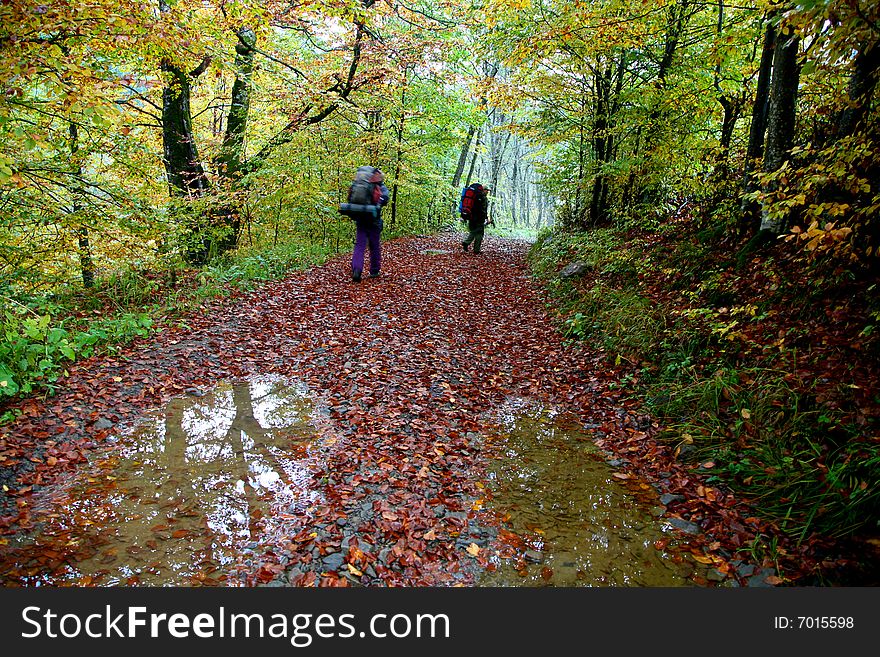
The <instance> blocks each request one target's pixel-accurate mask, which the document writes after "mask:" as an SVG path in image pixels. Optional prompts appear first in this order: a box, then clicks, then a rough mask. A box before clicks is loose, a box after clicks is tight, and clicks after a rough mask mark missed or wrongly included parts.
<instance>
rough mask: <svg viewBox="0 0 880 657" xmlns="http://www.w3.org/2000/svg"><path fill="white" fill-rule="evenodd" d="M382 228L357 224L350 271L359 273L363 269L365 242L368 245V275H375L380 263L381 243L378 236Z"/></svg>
mask: <svg viewBox="0 0 880 657" xmlns="http://www.w3.org/2000/svg"><path fill="white" fill-rule="evenodd" d="M381 235H382V229H381V228H380V227H379V226H362V225H361V224H357V233H356V234H355V238H354V253H352V254H351V271H352V273H355V274H358V275H360V273H361V272H363V270H364V254H365V252H366V250H367V244H369V245H370V276H376V275H377V274H378V273H379V268H380V267H381V265H382V245H381V244H380V241H379V238H380V236H381Z"/></svg>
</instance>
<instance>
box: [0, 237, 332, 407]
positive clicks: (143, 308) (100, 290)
mask: <svg viewBox="0 0 880 657" xmlns="http://www.w3.org/2000/svg"><path fill="white" fill-rule="evenodd" d="M328 254H329V248H325V247H322V246H321V245H315V244H307V243H285V244H279V245H277V246H275V247H272V248H269V249H263V250H259V249H250V250H243V249H242V250H239V251H238V252H236V253H231V254H228V255H226V256H224V257H223V258H220V259H218V260H216V261H215V262H212V263H211V264H210V265H208V266H206V267H204V268H203V269H201V270H200V271H198V272H192V271H188V270H185V269H183V268H182V266H181V265H177V267H176V268H175V267H174V266H167V267H166V268H165V269H161V270H157V269H155V268H152V269H151V268H149V267H146V266H141V267H139V266H133V267H130V268H128V269H126V270H125V271H119V272H110V273H108V274H106V275H105V276H104V277H103V278H101V279H99V280H98V281H97V284H96V286H95V288H93V289H90V290H82V289H79V288H59V289H57V290H54V291H52V292H51V293H49V294H43V295H36V294H27V295H26V294H16V293H15V291H13V290H10V289H4V290H3V291H2V296H3V297H4V307H5V310H4V311H3V314H2V315H0V400H2V399H3V398H7V399H8V398H10V397H15V396H17V395H27V394H30V393H33V392H35V391H39V390H45V391H46V392H48V393H52V392H53V391H54V389H55V385H56V382H57V381H58V379H59V378H60V377H61V376H63V375H64V374H65V373H66V368H67V367H68V366H69V364H70V363H71V362H73V361H75V360H80V359H83V358H88V357H90V356H92V355H93V354H96V353H98V352H100V351H102V350H104V351H106V350H113V349H115V347H116V346H117V345H120V344H124V343H126V342H128V341H130V340H131V339H133V338H136V337H140V336H145V335H147V334H148V333H149V332H150V331H151V330H152V329H153V328H154V326H155V325H157V323H159V322H160V321H164V320H167V319H169V318H173V317H174V316H176V315H179V314H181V313H185V312H187V311H190V310H192V309H194V308H195V307H196V306H198V305H199V304H200V303H202V302H203V301H204V300H205V299H208V298H212V297H217V296H222V295H225V294H227V293H229V292H230V291H231V290H235V289H251V288H253V287H254V286H255V284H257V283H259V282H263V281H268V280H272V279H277V278H281V277H283V276H285V275H286V274H287V273H289V272H290V271H292V270H294V269H300V268H304V267H307V266H309V265H312V264H316V263H319V262H322V261H323V260H324V259H326V257H327V256H328ZM2 419H3V420H8V419H10V415H9V414H6V415H4V416H3V417H2Z"/></svg>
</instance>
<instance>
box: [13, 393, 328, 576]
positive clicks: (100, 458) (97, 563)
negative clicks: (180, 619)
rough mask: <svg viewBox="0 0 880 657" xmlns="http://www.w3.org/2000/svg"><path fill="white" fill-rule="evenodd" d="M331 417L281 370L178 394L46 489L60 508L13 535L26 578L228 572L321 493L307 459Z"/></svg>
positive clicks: (45, 501) (47, 500) (42, 501)
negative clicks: (72, 476)
mask: <svg viewBox="0 0 880 657" xmlns="http://www.w3.org/2000/svg"><path fill="white" fill-rule="evenodd" d="M320 421H321V418H320V417H318V415H317V414H316V411H315V410H314V408H313V405H312V403H311V401H310V399H309V397H308V392H307V390H306V388H305V387H304V386H302V385H297V384H296V383H295V382H294V383H291V382H286V381H284V380H283V379H281V378H278V377H258V378H254V379H252V380H249V381H242V382H237V383H231V384H229V383H227V384H222V385H219V386H218V387H216V388H214V389H211V390H209V391H206V392H200V391H193V392H192V393H191V394H190V395H187V396H182V397H177V398H175V399H173V400H172V401H171V402H170V403H169V404H168V406H167V407H166V408H165V409H164V411H161V412H156V413H152V414H150V415H148V416H146V417H144V418H143V419H142V420H140V421H139V422H136V423H135V424H134V426H132V427H131V428H130V429H128V430H126V431H124V432H122V433H121V434H120V435H118V436H117V437H115V439H114V440H113V442H114V443H115V445H114V446H112V447H110V448H108V449H106V450H103V451H102V452H99V453H96V454H95V455H94V456H93V459H92V463H91V464H90V466H89V467H88V468H86V469H84V471H83V472H82V473H81V474H80V475H79V476H78V477H77V478H76V480H75V481H73V480H72V481H69V482H68V483H67V485H62V486H58V487H52V488H50V489H47V490H46V491H45V492H44V493H43V494H42V495H41V496H39V497H37V498H36V500H35V504H37V505H54V506H55V507H57V508H58V509H59V511H58V512H56V513H54V514H51V515H50V516H48V521H47V523H46V525H45V526H44V527H43V528H42V532H41V533H39V534H37V535H36V536H35V537H27V538H25V537H20V538H19V539H18V540H15V541H13V542H12V544H11V546H10V547H12V548H13V549H17V550H20V551H21V559H22V561H23V563H22V566H23V569H24V571H25V572H26V571H27V565H26V564H27V562H28V560H30V562H31V564H32V569H33V570H34V574H33V576H32V577H25V578H24V581H23V583H26V584H33V585H38V584H49V585H53V584H55V585H57V584H63V583H70V584H83V583H85V584H99V585H119V584H124V585H135V584H138V585H147V586H164V585H191V584H216V583H220V581H222V580H223V579H224V578H225V577H226V576H227V575H229V574H231V573H234V572H235V570H236V564H237V561H238V559H239V558H240V556H241V554H242V553H243V552H244V551H245V550H246V549H247V548H248V547H250V548H255V547H256V546H257V541H258V540H259V539H261V538H262V537H263V536H265V535H267V534H270V533H273V532H277V531H279V525H283V523H284V521H285V518H291V517H294V516H295V514H296V513H297V512H301V511H302V510H303V509H304V508H305V507H306V506H307V505H308V504H309V503H310V502H312V501H314V497H315V493H314V492H313V491H310V490H308V488H307V483H308V468H307V464H308V462H309V459H310V458H311V456H310V450H311V449H312V447H313V443H314V442H315V440H316V427H317V425H318V423H319V422H320ZM62 539H63V540H62ZM44 543H46V544H47V546H45V547H44V545H43V544H44ZM62 545H66V546H67V547H68V548H70V549H69V550H64V549H63V548H62V547H60V546H62Z"/></svg>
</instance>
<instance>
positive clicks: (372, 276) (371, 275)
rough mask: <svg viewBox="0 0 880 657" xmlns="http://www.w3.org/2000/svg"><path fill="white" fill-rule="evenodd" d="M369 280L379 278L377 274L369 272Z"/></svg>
mask: <svg viewBox="0 0 880 657" xmlns="http://www.w3.org/2000/svg"><path fill="white" fill-rule="evenodd" d="M370 278H379V272H376V273H375V274H374V273H372V272H370Z"/></svg>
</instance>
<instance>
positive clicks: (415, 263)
mask: <svg viewBox="0 0 880 657" xmlns="http://www.w3.org/2000/svg"><path fill="white" fill-rule="evenodd" d="M459 239H460V237H459V236H458V235H445V236H440V237H431V238H427V237H425V238H414V239H406V240H396V241H393V242H390V243H386V244H385V245H384V251H383V275H382V276H381V277H380V278H378V279H375V280H372V279H365V280H364V281H363V282H361V283H360V284H353V283H351V282H350V280H349V276H348V257H347V256H340V257H338V258H336V259H334V260H332V261H330V262H328V263H327V264H325V265H324V266H321V267H315V268H312V269H310V270H308V271H305V272H300V273H297V274H294V275H292V276H291V277H289V278H287V279H285V280H283V281H279V282H272V283H269V284H267V285H265V286H263V287H261V288H260V289H259V290H257V291H254V292H251V293H245V294H239V295H237V296H235V297H233V298H231V299H228V300H225V301H222V302H218V303H216V304H215V305H213V306H211V307H210V308H207V309H206V310H205V312H204V313H203V314H200V315H198V316H194V317H193V318H192V319H191V320H190V321H189V323H188V327H187V328H174V329H168V330H165V331H163V332H161V333H159V334H158V335H155V336H153V337H152V338H151V339H150V340H149V341H143V342H141V343H140V344H135V345H133V346H131V347H130V348H128V349H126V350H125V351H123V352H122V353H120V354H118V355H116V356H114V357H105V358H102V359H93V360H90V361H85V362H83V363H79V364H77V365H76V366H75V367H73V368H72V369H71V374H70V377H69V378H68V379H67V380H66V381H65V382H64V386H63V389H62V390H61V391H60V392H59V393H58V394H57V395H56V396H55V397H52V398H49V399H48V400H47V401H46V402H41V401H38V400H26V401H24V402H23V403H22V404H21V410H22V411H23V415H22V416H21V417H20V418H19V420H18V421H16V422H15V423H13V424H11V425H8V426H6V427H3V429H2V434H0V440H2V443H0V454H2V458H3V465H4V481H3V484H4V485H5V486H6V488H7V489H8V490H7V491H6V494H5V496H4V498H3V502H4V505H3V507H2V514H3V518H2V524H0V531H2V532H4V533H5V534H6V535H7V536H10V535H12V534H15V533H16V532H21V531H22V530H23V529H24V530H27V529H28V528H29V527H33V526H36V525H37V523H38V522H40V521H41V520H44V519H45V518H46V516H47V514H48V515H49V516H51V514H52V513H53V509H52V508H51V505H48V506H47V505H46V504H43V505H42V507H41V508H35V506H34V504H33V499H34V496H35V493H38V492H40V491H45V490H46V488H45V487H46V485H47V484H49V485H51V483H52V482H53V481H55V480H56V479H57V478H58V476H59V475H62V474H64V473H75V472H76V471H77V467H78V466H79V465H80V464H82V463H83V462H84V461H85V460H86V456H87V455H88V454H89V453H90V450H92V449H93V448H94V447H96V446H98V445H100V443H101V442H102V441H103V440H104V439H105V438H107V437H108V436H109V435H111V434H112V433H113V432H114V430H115V428H117V427H119V426H120V425H122V424H124V423H126V422H129V421H132V420H134V419H136V418H137V417H139V416H140V415H141V414H142V413H143V412H144V411H145V410H146V409H151V408H161V407H162V405H163V404H164V403H165V402H166V401H167V400H168V399H169V398H171V397H174V396H178V395H181V394H183V393H184V392H185V391H187V390H190V391H192V389H193V388H196V389H200V390H205V389H209V388H211V387H212V386H214V385H215V384H216V383H217V382H219V381H223V380H238V379H242V378H245V377H248V376H252V375H255V374H270V373H277V374H281V375H284V376H285V377H289V378H290V379H295V380H299V381H302V382H304V383H306V384H307V385H308V387H309V389H310V391H311V392H312V394H313V395H314V398H315V400H316V403H317V404H318V405H319V406H320V407H322V408H323V409H324V411H325V413H327V416H326V418H327V421H326V423H325V425H324V426H322V428H321V432H322V433H323V434H324V436H323V438H324V439H325V440H324V443H323V444H324V447H322V449H321V454H320V458H315V459H313V462H312V467H313V471H312V477H313V483H312V488H313V489H314V490H316V491H318V492H319V493H320V496H319V501H318V502H316V503H314V504H312V505H310V506H309V507H308V508H307V509H305V510H303V511H302V512H301V513H299V514H297V515H295V516H293V517H291V518H290V519H289V520H288V522H287V523H286V525H285V527H286V529H287V530H288V532H287V534H286V535H284V536H264V537H262V540H261V541H260V549H259V550H258V551H257V554H255V555H254V557H253V558H249V559H245V560H243V561H242V562H241V563H240V564H239V568H238V569H237V570H236V571H235V572H231V573H226V575H227V576H228V578H227V579H226V580H225V581H226V582H227V583H230V584H250V585H253V584H259V583H266V582H269V581H271V580H280V581H282V582H285V583H286V582H290V583H291V584H294V585H334V584H350V583H352V582H356V583H363V584H387V585H448V584H455V583H465V584H471V583H473V581H474V576H475V574H476V573H478V572H479V565H480V564H481V563H483V564H484V563H485V559H486V557H487V556H488V555H490V554H492V553H493V550H497V549H503V547H502V548H500V547H499V546H498V545H497V544H495V542H494V541H492V540H490V539H495V538H497V534H492V535H489V534H486V533H483V529H484V528H485V527H486V526H487V523H489V524H491V523H492V519H491V518H488V517H483V516H484V514H483V512H481V511H480V510H479V509H480V506H481V504H480V500H481V499H482V498H483V497H485V495H486V492H485V489H484V488H483V486H482V483H481V481H480V477H481V467H482V466H483V464H484V459H483V454H482V450H483V445H484V444H485V443H484V440H483V437H484V436H485V435H488V434H491V432H492V431H493V426H492V420H493V417H494V414H495V413H497V411H498V410H499V409H500V408H501V407H502V406H503V404H504V403H505V401H506V400H509V399H510V398H523V399H528V400H534V401H537V402H539V403H542V404H547V405H552V406H554V407H557V408H560V409H562V410H568V411H572V412H573V413H574V414H575V415H576V417H577V418H578V419H579V420H580V421H582V422H584V423H588V424H589V426H591V427H596V428H595V430H594V435H595V437H596V438H597V440H598V441H599V444H600V446H602V447H603V448H605V449H606V450H607V451H608V452H609V453H613V454H615V455H617V456H618V459H619V464H620V467H621V468H622V469H623V471H624V472H623V473H622V475H621V476H622V477H623V478H627V477H632V480H633V481H636V480H638V481H639V482H640V485H641V486H642V487H643V488H644V487H645V486H644V482H645V481H647V482H650V483H652V484H654V485H655V486H656V488H657V489H659V490H660V491H664V492H670V493H680V494H681V497H680V499H678V500H677V501H673V502H671V503H670V505H671V506H670V508H669V509H668V513H669V514H670V515H672V516H673V517H676V516H677V517H679V518H680V519H682V520H687V522H688V523H690V524H691V526H700V527H701V528H702V529H703V530H705V533H701V534H700V535H699V536H696V537H694V538H693V539H692V540H691V541H690V543H689V547H690V549H693V550H694V551H695V552H697V553H698V554H699V555H702V556H701V560H703V561H704V563H708V561H706V560H707V559H708V560H711V561H712V563H713V564H714V565H715V566H717V567H718V568H719V570H720V572H721V573H729V574H730V576H731V577H733V576H734V573H733V572H732V570H731V569H730V568H729V567H728V564H727V562H726V559H725V558H723V557H720V556H718V554H717V553H718V551H719V549H720V550H722V551H723V550H725V549H726V552H722V554H728V555H729V554H732V553H733V551H734V550H735V549H736V548H737V547H739V546H742V545H744V544H746V543H747V541H748V540H749V539H750V537H751V536H752V535H753V533H754V531H756V530H758V529H760V527H759V524H758V522H757V521H756V520H755V519H751V518H750V519H748V520H747V521H743V520H742V519H741V517H740V515H739V514H738V512H737V510H736V507H737V505H736V504H735V503H734V500H733V499H732V498H730V497H729V496H727V495H726V494H724V493H722V492H721V491H718V490H716V489H713V488H711V486H708V485H704V484H703V483H701V481H700V476H699V475H698V474H696V473H695V472H694V471H692V470H690V469H687V468H685V467H684V466H682V465H681V464H679V463H677V462H675V460H674V459H672V458H671V455H670V454H669V453H668V450H666V449H664V448H661V447H658V446H657V444H656V443H654V441H653V440H652V438H651V436H652V432H653V431H654V430H655V429H656V427H655V426H652V423H651V421H650V419H649V418H646V417H644V416H640V415H639V414H638V411H637V406H636V404H635V402H634V401H630V400H626V399H625V398H624V397H623V395H622V393H621V391H620V389H619V388H616V387H615V386H611V387H609V383H611V382H612V381H614V380H615V378H616V377H617V376H618V373H615V372H614V371H612V370H611V369H609V368H608V367H607V366H606V365H605V364H603V363H604V361H603V360H602V359H601V357H600V356H599V355H598V354H596V353H593V352H591V351H590V350H589V349H588V347H587V346H586V345H582V346H579V347H573V346H571V345H566V344H565V343H564V341H563V339H562V337H561V336H560V335H559V333H558V332H557V331H556V330H555V329H554V327H553V324H552V322H551V320H550V318H549V316H548V315H547V313H546V311H545V307H544V303H543V301H542V299H541V294H540V293H539V291H538V289H537V287H536V285H535V283H533V282H532V280H531V279H530V277H529V274H528V269H527V266H526V264H525V253H526V251H527V248H528V245H527V244H525V243H522V242H515V241H509V240H501V239H497V238H489V239H487V242H486V244H485V246H484V251H483V253H482V254H480V255H474V254H472V253H463V252H462V250H461V246H460V242H459ZM722 531H723V533H722ZM713 533H714V534H716V535H723V536H724V539H723V544H722V543H721V542H720V541H718V540H714V539H711V538H709V537H710V536H711V535H712V534H713ZM502 535H503V532H502ZM4 540H5V539H4ZM471 541H476V542H478V543H480V544H482V545H486V547H485V548H484V549H482V550H480V551H479V554H474V552H477V551H475V550H472V551H471V552H468V551H467V549H466V548H467V546H469V545H470V543H471ZM57 542H58V543H59V545H56V546H53V549H52V550H48V552H49V553H51V554H50V556H46V552H47V550H45V549H43V550H42V553H36V552H34V551H31V552H23V553H19V552H17V551H13V550H9V549H7V548H6V546H5V545H4V546H3V549H4V552H3V554H4V558H3V560H2V563H0V581H2V582H4V583H5V584H6V585H14V584H17V583H27V582H28V581H29V580H28V578H27V576H26V575H28V574H30V575H33V573H36V572H44V573H51V572H53V571H56V570H59V569H62V568H63V565H64V562H65V560H66V558H67V554H66V553H65V549H67V550H71V549H73V548H69V546H68V548H64V547H63V546H62V545H61V543H63V541H62V540H60V539H59V540H58V541H57ZM489 543H491V544H489ZM487 544H488V545H487ZM332 554H336V555H341V556H342V559H341V560H340V559H339V558H338V557H337V558H336V560H335V561H333V565H334V568H328V561H327V559H326V557H327V556H328V555H332ZM706 554H709V555H710V556H709V557H706V556H705V555H706ZM258 555H259V556H258ZM215 577H216V575H215ZM50 581H51V580H50ZM97 583H99V584H100V582H97Z"/></svg>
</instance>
